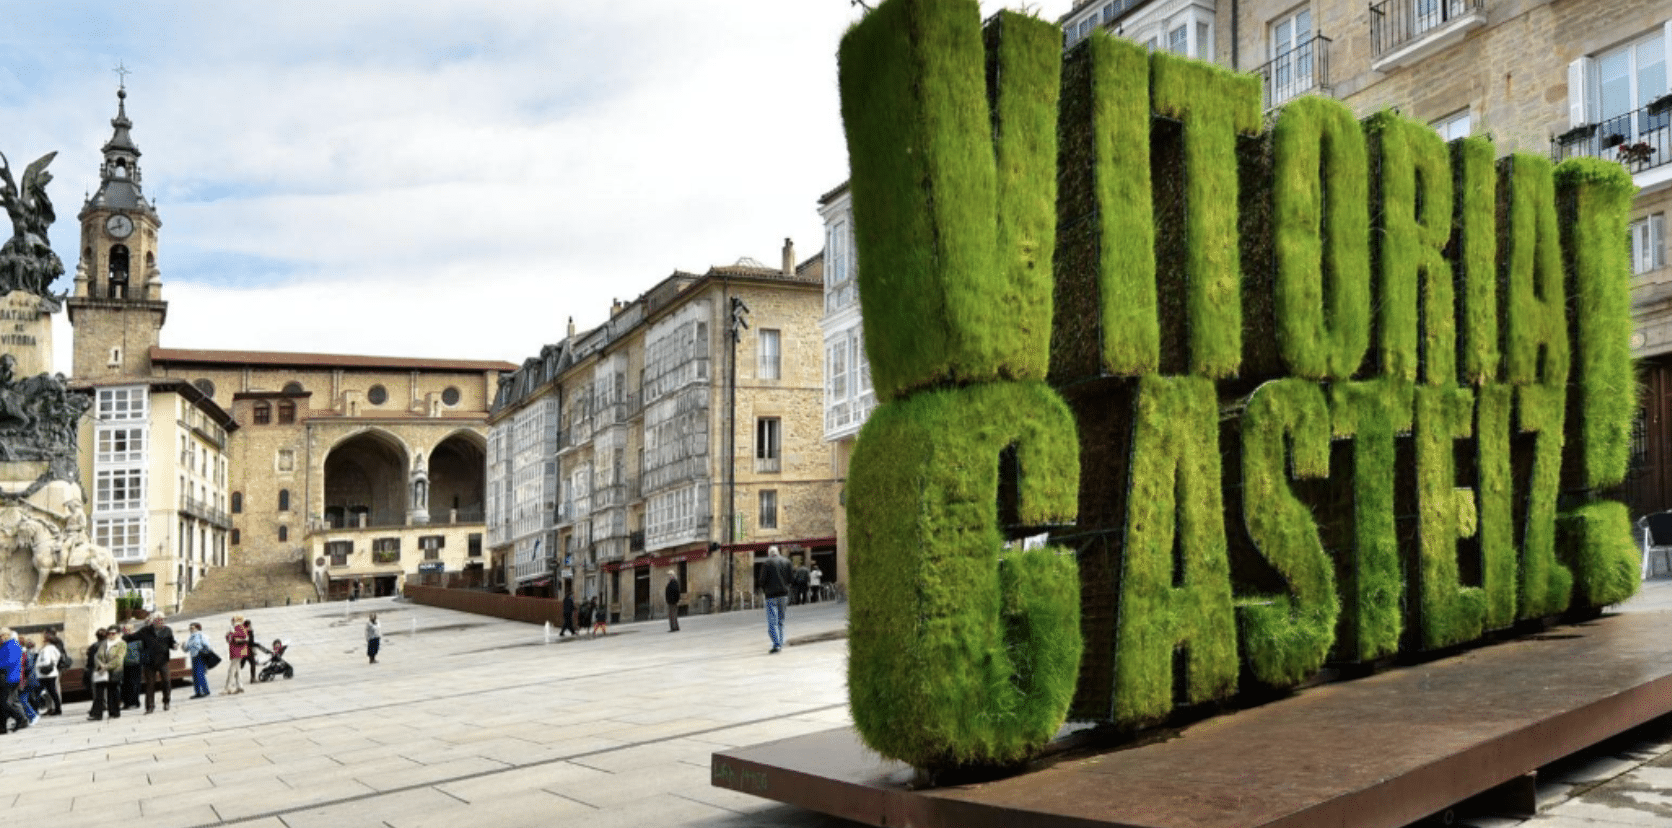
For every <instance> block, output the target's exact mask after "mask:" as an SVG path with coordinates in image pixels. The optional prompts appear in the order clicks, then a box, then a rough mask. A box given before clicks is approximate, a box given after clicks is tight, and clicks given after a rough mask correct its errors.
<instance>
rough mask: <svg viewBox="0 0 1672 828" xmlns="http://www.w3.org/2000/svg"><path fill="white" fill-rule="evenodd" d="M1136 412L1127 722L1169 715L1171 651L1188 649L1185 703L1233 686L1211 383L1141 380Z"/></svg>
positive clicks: (1123, 704)
mask: <svg viewBox="0 0 1672 828" xmlns="http://www.w3.org/2000/svg"><path fill="white" fill-rule="evenodd" d="M1135 409H1136V410H1135V411H1134V412H1133V430H1134V433H1133V445H1132V457H1133V462H1132V470H1131V481H1132V482H1131V486H1132V492H1131V495H1130V497H1129V498H1128V501H1127V502H1128V504H1129V515H1128V518H1127V526H1126V541H1125V554H1124V556H1123V560H1122V571H1121V585H1120V617H1119V619H1118V621H1117V623H1116V633H1115V636H1116V651H1115V698H1114V711H1113V714H1114V719H1115V721H1119V722H1125V723H1142V722H1152V721H1156V720H1158V719H1161V718H1163V717H1165V716H1166V715H1167V713H1168V712H1169V711H1171V710H1172V707H1173V698H1174V692H1175V688H1174V686H1173V681H1174V675H1173V654H1174V652H1175V650H1181V649H1182V650H1184V651H1185V656H1184V659H1185V669H1184V684H1185V686H1184V687H1182V688H1179V690H1180V692H1179V696H1180V697H1181V698H1183V699H1184V700H1185V701H1186V702H1187V703H1197V702H1205V701H1209V700H1212V699H1218V698H1224V697H1226V696H1229V695H1230V694H1231V693H1232V692H1234V691H1235V690H1236V683H1237V640H1236V622H1235V616H1234V615H1233V611H1232V605H1231V581H1230V565H1229V562H1228V561H1227V558H1226V543H1225V521H1224V506H1223V499H1224V498H1223V495H1222V494H1221V492H1222V490H1221V487H1220V469H1219V405H1218V401H1217V399H1216V398H1215V396H1214V386H1213V382H1212V381H1211V380H1209V379H1207V378H1205V377H1157V376H1149V377H1144V378H1142V379H1140V380H1138V396H1137V402H1136V404H1135ZM1175 550H1176V553H1177V563H1176V564H1175ZM1175 569H1176V570H1177V571H1175Z"/></svg>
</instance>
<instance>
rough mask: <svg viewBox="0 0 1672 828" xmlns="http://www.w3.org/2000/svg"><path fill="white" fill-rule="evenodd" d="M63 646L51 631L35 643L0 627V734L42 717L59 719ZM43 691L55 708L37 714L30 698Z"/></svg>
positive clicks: (27, 724) (61, 709)
mask: <svg viewBox="0 0 1672 828" xmlns="http://www.w3.org/2000/svg"><path fill="white" fill-rule="evenodd" d="M63 654H64V643H63V642H62V641H59V640H58V636H56V635H54V634H53V633H52V632H51V631H47V632H45V633H42V634H41V640H40V642H39V645H38V646H37V644H36V642H35V641H34V640H32V639H29V638H24V639H19V638H18V636H17V633H15V632H13V631H12V630H11V628H9V627H5V628H0V679H3V680H4V689H0V733H7V732H15V731H18V730H22V729H24V728H26V727H28V726H30V725H32V724H34V723H35V722H37V721H40V718H41V717H42V716H57V715H60V714H62V713H63V712H64V711H63V707H64V704H63V696H62V695H61V694H60V693H59V689H58V672H59V670H60V669H61V665H62V661H63ZM41 689H44V690H45V691H46V694H47V700H48V701H50V702H51V703H52V706H51V707H49V708H48V709H46V710H40V711H37V710H36V709H35V708H34V705H33V704H31V703H30V698H31V697H32V696H34V695H35V694H36V692H37V691H38V690H41Z"/></svg>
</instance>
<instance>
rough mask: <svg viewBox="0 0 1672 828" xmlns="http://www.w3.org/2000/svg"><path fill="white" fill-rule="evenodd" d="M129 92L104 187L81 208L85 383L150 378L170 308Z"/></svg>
mask: <svg viewBox="0 0 1672 828" xmlns="http://www.w3.org/2000/svg"><path fill="white" fill-rule="evenodd" d="M127 97H128V92H127V89H126V88H123V89H120V90H118V91H117V93H116V99H117V102H116V117H115V118H112V119H111V121H110V125H111V126H112V127H114V128H115V133H114V134H112V135H111V137H110V140H109V141H107V142H106V143H105V145H104V150H103V152H104V163H103V164H101V165H100V166H99V189H98V191H97V192H95V193H93V195H92V196H90V197H89V198H88V199H87V203H85V204H83V205H82V206H81V212H80V213H78V214H77V215H76V218H78V219H79V220H80V221H81V255H80V258H79V261H78V262H77V263H76V268H75V292H74V293H73V294H72V295H71V296H70V298H69V301H68V302H67V306H68V310H69V316H70V324H71V325H72V326H74V328H75V348H74V354H75V355H74V365H73V366H72V368H71V375H72V376H74V377H76V378H77V379H81V380H92V379H101V378H106V377H142V376H147V375H149V374H150V371H151V365H150V359H151V348H153V347H155V346H156V345H157V342H158V333H159V332H160V331H161V330H162V326H163V320H164V318H165V317H167V315H168V303H167V302H164V301H163V297H162V290H163V283H162V274H161V272H160V271H159V270H158V269H157V230H158V228H160V227H162V220H161V219H159V218H158V217H157V211H156V209H155V208H153V207H152V206H151V203H150V202H149V201H146V200H145V193H144V191H143V190H141V189H140V178H141V176H140V172H139V147H137V146H135V145H134V142H133V137H132V136H130V135H129V134H128V131H129V129H131V128H132V127H133V122H132V121H129V120H128V112H127Z"/></svg>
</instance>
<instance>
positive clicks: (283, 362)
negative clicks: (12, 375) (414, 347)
mask: <svg viewBox="0 0 1672 828" xmlns="http://www.w3.org/2000/svg"><path fill="white" fill-rule="evenodd" d="M151 362H153V363H181V364H196V365H264V366H290V367H296V368H363V369H364V368H394V369H399V370H402V371H470V372H477V371H496V372H497V371H515V370H516V369H517V366H515V365H513V364H511V363H509V362H500V361H497V360H474V359H426V358H423V357H383V356H361V355H358V354H302V353H289V352H284V351H202V350H193V349H185V348H152V349H151Z"/></svg>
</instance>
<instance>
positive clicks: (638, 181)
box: [0, 0, 1071, 370]
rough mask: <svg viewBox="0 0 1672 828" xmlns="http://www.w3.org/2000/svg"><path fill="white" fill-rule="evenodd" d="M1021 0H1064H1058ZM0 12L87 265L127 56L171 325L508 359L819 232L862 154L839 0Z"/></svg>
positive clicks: (61, 233) (61, 235) (17, 145)
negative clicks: (660, 284)
mask: <svg viewBox="0 0 1672 828" xmlns="http://www.w3.org/2000/svg"><path fill="white" fill-rule="evenodd" d="M1002 5H1007V4H1006V3H1004V2H983V3H982V6H983V9H982V11H983V13H984V14H986V13H991V12H992V11H996V10H997V9H998V8H999V7H1000V6H1002ZM1016 5H1023V6H1024V7H1028V8H1032V9H1034V10H1035V11H1037V12H1039V13H1040V14H1042V15H1044V16H1047V17H1049V18H1050V19H1055V18H1056V17H1058V16H1060V15H1061V14H1062V13H1063V12H1066V11H1067V9H1068V7H1069V6H1070V5H1071V2H1070V0H1051V2H1045V3H1038V2H1035V3H1031V4H1021V3H1018V4H1016ZM12 12H13V13H11V14H8V15H7V21H6V26H5V27H4V28H3V29H0V124H5V129H4V130H3V131H0V152H4V153H5V154H6V156H7V157H8V158H9V159H10V160H11V163H12V165H13V167H14V168H15V169H17V170H19V171H21V169H22V167H23V166H25V165H26V164H28V163H29V162H30V161H32V160H34V159H35V158H37V157H39V156H41V155H43V154H45V153H47V152H50V151H57V152H58V157H57V158H56V159H55V160H54V161H53V163H52V166H51V171H52V173H53V175H54V177H55V178H54V181H53V183H52V185H51V187H50V190H49V192H50V193H51V195H52V199H53V202H54V204H55V205H56V206H57V209H58V214H59V220H58V223H57V224H56V225H55V226H54V228H53V232H52V241H53V246H54V248H55V249H57V251H58V254H59V256H60V257H62V258H63V259H64V262H65V268H66V270H67V271H70V272H71V273H73V271H74V268H75V261H76V253H75V250H76V246H77V241H78V234H79V230H78V228H77V224H76V220H75V213H76V212H77V211H78V210H79V208H80V206H81V203H82V201H83V199H84V198H85V196H86V194H87V193H88V192H89V191H91V190H92V189H94V188H95V186H96V183H97V173H98V165H99V161H100V155H99V147H100V146H102V145H103V144H104V142H105V141H106V140H108V139H109V138H110V134H111V127H110V118H111V117H113V116H114V115H115V110H116V96H115V92H116V84H117V75H116V74H115V73H114V72H113V71H112V70H113V69H114V68H115V67H116V66H118V64H121V65H123V66H125V67H126V68H127V69H129V70H131V74H129V75H128V76H127V89H128V99H127V103H128V115H129V117H130V118H131V119H132V120H133V122H134V128H133V133H132V134H133V137H134V141H135V143H136V144H138V146H139V148H140V150H141V152H142V153H143V155H142V157H141V158H140V168H141V170H142V172H143V175H144V179H143V186H144V189H145V192H146V195H147V196H148V197H150V198H151V199H152V201H153V202H154V203H155V204H156V205H157V208H158V211H159V213H160V215H161V216H162V220H163V230H162V235H161V241H160V250H159V255H158V265H159V267H160V269H161V271H162V277H163V283H164V298H165V299H167V300H168V301H169V303H170V308H169V314H168V323H167V327H165V328H164V330H163V335H162V336H163V339H162V341H163V344H164V345H165V346H168V347H177V348H216V349H254V350H280V351H284V350H288V351H325V352H337V353H361V354H374V355H396V356H435V357H457V358H471V359H501V360H506V361H510V362H520V361H521V360H522V359H523V358H524V357H526V356H529V355H532V354H534V353H536V352H537V351H538V350H539V348H540V346H541V345H542V344H544V343H547V342H551V341H554V340H556V339H558V338H560V337H561V335H562V332H563V330H564V326H565V321H566V320H567V318H568V317H570V316H573V317H574V318H575V319H576V322H577V324H578V325H580V326H581V327H582V328H586V327H590V326H592V325H596V324H598V323H600V322H602V321H603V320H604V318H605V317H606V315H607V313H608V310H609V303H610V300H611V299H612V298H617V297H619V298H622V299H628V298H632V297H636V296H637V295H639V294H640V293H642V292H644V291H645V290H647V289H649V288H650V287H651V286H652V285H653V284H654V283H655V282H656V281H658V280H659V279H661V278H662V277H664V276H666V275H668V274H669V273H670V272H672V271H673V270H675V269H682V270H692V271H699V272H700V271H702V270H705V269H706V268H708V267H709V266H710V265H715V264H730V263H733V262H735V261H737V260H738V259H739V258H740V257H744V256H748V257H752V258H754V259H757V260H759V261H762V262H766V263H768V264H771V265H776V264H777V263H778V262H779V261H780V250H781V246H782V244H783V240H784V238H785V237H789V238H793V239H794V240H795V244H796V253H797V257H798V258H801V259H805V258H807V257H808V256H811V255H812V254H814V253H816V252H818V250H819V249H820V248H821V247H822V245H823V240H822V235H823V232H822V224H821V222H820V220H819V216H818V212H817V199H818V196H819V195H820V194H821V193H823V192H825V191H827V190H828V189H830V188H831V187H834V186H835V185H837V184H839V183H840V182H841V181H842V180H843V179H844V178H845V177H846V168H847V155H846V150H845V148H844V145H843V140H842V134H841V123H840V117H839V112H838V102H837V91H836V61H835V52H836V45H837V41H838V39H839V38H840V37H841V34H842V32H843V31H844V30H845V29H846V28H847V26H848V25H850V24H851V23H852V22H853V21H854V20H856V19H857V18H858V17H859V15H860V14H861V10H860V9H858V8H856V7H855V6H854V5H852V4H851V3H850V2H849V0H609V1H608V2H580V0H492V2H484V0H403V2H401V3H398V4H397V3H392V2H360V0H354V1H353V2H347V1H345V0H337V2H329V3H327V2H318V1H317V0H292V1H291V2H286V3H281V4H254V3H227V2H222V1H221V0H214V2H209V1H208V0H190V1H188V0H171V2H167V3H132V2H105V1H104V0H98V1H97V2H95V1H94V0H55V2H53V3H50V4H47V3H42V4H27V5H26V6H24V7H16V8H13V9H12ZM67 278H68V276H67V277H66V279H67ZM67 286H68V285H67V282H66V283H63V284H60V285H59V286H58V289H59V290H63V289H66V288H67ZM59 321H60V323H61V324H60V327H59V329H58V332H57V333H55V338H56V343H55V344H56V346H57V350H58V352H59V357H58V361H57V364H58V366H59V368H60V369H61V370H67V369H68V367H69V359H68V346H69V340H70V337H69V330H68V326H67V324H62V322H63V320H62V319H60V320H59Z"/></svg>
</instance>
